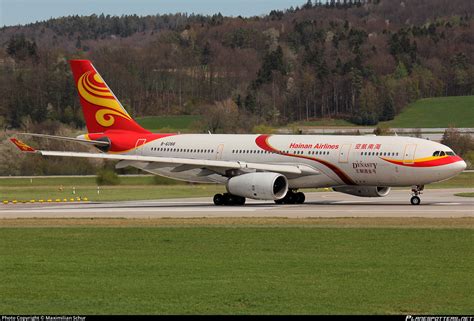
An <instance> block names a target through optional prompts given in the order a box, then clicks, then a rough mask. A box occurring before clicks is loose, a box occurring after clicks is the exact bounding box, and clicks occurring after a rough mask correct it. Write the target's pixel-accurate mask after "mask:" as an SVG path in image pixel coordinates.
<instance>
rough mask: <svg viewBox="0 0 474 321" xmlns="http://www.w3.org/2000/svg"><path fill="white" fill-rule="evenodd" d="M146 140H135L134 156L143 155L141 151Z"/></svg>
mask: <svg viewBox="0 0 474 321" xmlns="http://www.w3.org/2000/svg"><path fill="white" fill-rule="evenodd" d="M145 143H146V139H145V138H140V139H137V143H136V144H135V155H143V150H144V148H145V146H144V145H145Z"/></svg>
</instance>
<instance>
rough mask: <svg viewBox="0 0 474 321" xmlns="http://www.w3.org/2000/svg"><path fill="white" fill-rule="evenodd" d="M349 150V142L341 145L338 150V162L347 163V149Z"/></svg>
mask: <svg viewBox="0 0 474 321" xmlns="http://www.w3.org/2000/svg"><path fill="white" fill-rule="evenodd" d="M350 150H351V144H345V145H342V147H341V149H340V150H339V163H347V162H348V161H349V151H350Z"/></svg>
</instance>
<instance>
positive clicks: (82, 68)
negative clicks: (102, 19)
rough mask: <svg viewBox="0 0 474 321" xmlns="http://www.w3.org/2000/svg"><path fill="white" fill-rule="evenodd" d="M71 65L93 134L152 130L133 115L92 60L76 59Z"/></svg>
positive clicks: (88, 127) (144, 132)
mask: <svg viewBox="0 0 474 321" xmlns="http://www.w3.org/2000/svg"><path fill="white" fill-rule="evenodd" d="M70 64H71V70H72V74H73V76H74V82H75V83H76V87H77V92H78V93H79V98H80V102H81V106H82V112H83V114H84V120H85V122H86V126H87V131H88V132H89V133H103V132H106V131H108V130H125V131H131V132H136V133H143V134H149V133H150V132H149V131H147V130H146V129H144V128H143V127H141V126H140V125H139V124H138V123H137V122H135V121H134V120H133V119H132V117H130V115H129V114H128V113H127V111H126V110H125V108H123V106H122V104H120V102H119V101H118V99H117V97H115V95H114V93H113V92H112V90H111V89H110V88H109V86H107V84H106V83H105V81H104V80H103V79H102V77H101V76H100V75H99V73H98V72H97V70H96V69H95V68H94V66H93V65H92V63H91V62H90V61H89V60H81V59H73V60H70Z"/></svg>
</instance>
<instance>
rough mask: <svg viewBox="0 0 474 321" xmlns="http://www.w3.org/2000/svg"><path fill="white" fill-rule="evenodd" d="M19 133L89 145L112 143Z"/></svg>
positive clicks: (108, 143)
mask: <svg viewBox="0 0 474 321" xmlns="http://www.w3.org/2000/svg"><path fill="white" fill-rule="evenodd" d="M19 135H27V136H32V137H40V138H48V139H56V140H63V141H68V142H76V143H84V144H89V145H94V146H109V145H110V142H107V141H102V140H88V139H82V138H74V137H64V136H54V135H46V134H32V133H19Z"/></svg>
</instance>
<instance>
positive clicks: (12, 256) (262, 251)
mask: <svg viewBox="0 0 474 321" xmlns="http://www.w3.org/2000/svg"><path fill="white" fill-rule="evenodd" d="M63 221H65V222H68V221H69V220H63ZM89 221H90V220H89ZM0 224H1V220H0ZM165 224H166V223H165ZM465 226H467V225H465ZM470 226H471V228H465V229H463V228H456V229H449V228H442V227H440V228H435V229H432V228H373V229H370V228H327V227H324V228H321V227H320V228H317V227H315V226H312V225H308V226H302V227H294V226H285V225H277V226H267V227H262V226H214V227H210V226H181V227H179V226H169V227H148V228H146V227H143V228H130V227H127V226H122V227H117V228H106V227H72V228H31V227H27V228H21V227H20V228H18V227H16V228H14V227H9V228H2V230H1V233H0V256H1V258H2V259H1V260H0V284H1V287H2V291H0V311H2V313H4V314H12V315H17V314H462V315H467V314H473V313H474V308H473V305H472V302H474V292H473V291H472V289H473V288H474V278H473V277H472V266H473V264H474V259H473V253H472V244H474V233H473V229H472V222H471V224H470Z"/></svg>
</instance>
